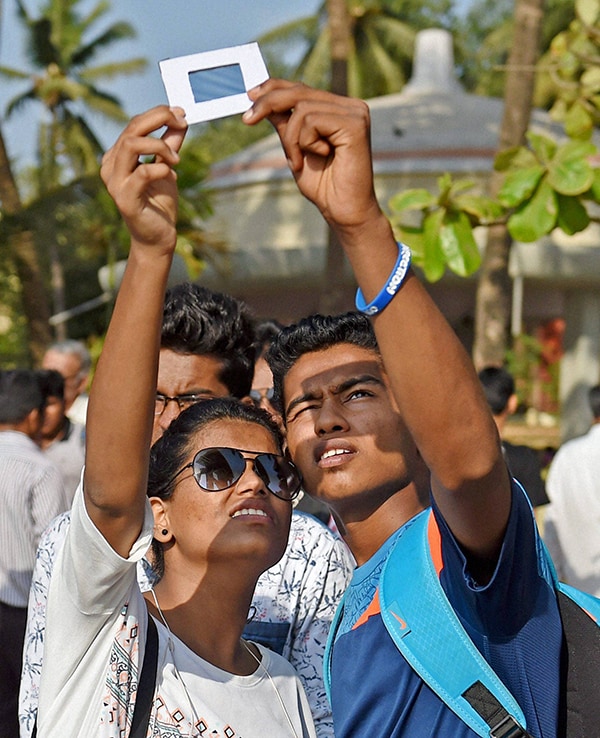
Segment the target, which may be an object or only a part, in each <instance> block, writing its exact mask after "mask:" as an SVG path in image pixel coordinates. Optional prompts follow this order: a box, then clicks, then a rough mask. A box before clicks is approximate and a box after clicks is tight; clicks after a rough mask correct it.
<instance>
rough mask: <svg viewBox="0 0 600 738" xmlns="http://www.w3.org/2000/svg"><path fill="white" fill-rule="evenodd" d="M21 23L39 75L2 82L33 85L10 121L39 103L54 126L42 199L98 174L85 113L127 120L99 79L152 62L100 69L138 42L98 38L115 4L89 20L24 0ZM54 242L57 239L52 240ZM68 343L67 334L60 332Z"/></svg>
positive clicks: (47, 124)
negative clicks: (111, 49) (34, 9)
mask: <svg viewBox="0 0 600 738" xmlns="http://www.w3.org/2000/svg"><path fill="white" fill-rule="evenodd" d="M16 2H17V10H18V17H19V18H20V20H21V21H22V23H23V24H24V25H25V27H26V30H27V49H26V51H27V56H28V59H29V61H30V64H31V68H32V69H31V71H28V70H20V69H15V68H13V67H7V66H0V75H2V76H4V77H5V78H7V79H12V80H27V81H28V82H29V86H28V87H27V89H26V90H25V91H24V92H21V93H19V94H18V95H16V96H15V97H14V98H13V99H12V100H11V101H10V102H9V103H8V106H7V109H6V115H7V117H9V116H10V115H12V114H13V113H14V112H15V111H18V110H20V109H22V108H23V107H24V106H25V105H26V104H29V103H31V102H38V103H41V104H42V105H43V107H44V108H45V110H46V111H47V113H48V114H49V115H48V120H47V121H44V122H42V123H41V124H40V129H39V142H38V167H39V168H38V179H37V193H36V195H37V197H44V195H46V194H47V193H49V192H52V191H53V190H54V189H56V188H57V187H59V186H60V185H61V184H64V183H65V181H67V180H68V179H73V178H78V177H81V176H84V175H89V174H92V173H94V172H96V171H97V168H98V159H99V156H100V155H101V153H102V146H101V144H100V142H99V141H98V138H97V137H96V135H95V133H94V132H93V130H92V127H91V126H90V124H89V123H88V120H87V119H86V117H85V116H84V112H87V113H89V112H93V113H98V114H100V115H102V116H104V117H106V118H108V119H110V120H113V121H125V120H126V119H127V116H126V114H125V112H124V111H123V108H122V107H121V104H120V103H119V101H118V100H117V98H115V97H114V96H113V95H111V94H110V93H108V92H105V91H103V90H101V89H99V88H98V87H97V85H96V83H97V82H98V81H99V80H109V79H111V78H113V77H114V76H116V75H118V74H130V73H133V72H138V71H140V70H142V69H143V68H144V66H145V64H146V62H145V60H144V59H141V58H135V59H130V60H127V61H121V62H110V63H105V64H99V65H92V62H93V61H94V59H95V57H96V56H97V55H98V54H99V52H101V51H102V50H104V49H105V48H106V47H107V46H110V45H112V44H113V43H115V42H117V41H120V40H122V39H127V38H131V37H133V36H134V30H133V28H132V27H131V26H130V25H129V24H128V23H121V22H117V23H113V24H112V25H110V26H109V27H108V28H106V29H105V30H102V31H99V32H96V30H95V29H96V27H97V24H98V21H100V20H101V19H102V17H103V16H104V15H105V14H106V12H107V11H108V9H109V5H108V3H107V2H105V0H100V2H99V3H98V4H97V5H96V6H95V7H94V8H93V9H92V10H91V11H90V12H89V13H88V14H87V15H82V14H81V13H80V12H78V8H77V6H78V5H79V4H80V3H81V0H46V2H45V4H44V5H43V6H42V8H41V9H40V14H39V16H37V17H33V16H32V15H30V13H29V12H28V11H27V8H26V7H25V5H24V3H23V0H16ZM50 241H51V239H50ZM48 248H49V250H50V262H51V272H52V284H53V292H54V310H55V311H56V312H59V311H61V310H63V309H64V278H63V270H62V266H61V263H60V259H59V258H58V250H57V248H56V244H53V243H49V244H48ZM57 333H58V337H59V338H60V337H63V336H62V335H61V333H64V329H63V328H62V327H61V329H60V330H59V331H58V332H57Z"/></svg>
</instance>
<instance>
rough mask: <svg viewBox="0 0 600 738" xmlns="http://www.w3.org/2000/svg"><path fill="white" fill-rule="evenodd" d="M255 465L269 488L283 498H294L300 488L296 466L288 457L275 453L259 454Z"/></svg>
mask: <svg viewBox="0 0 600 738" xmlns="http://www.w3.org/2000/svg"><path fill="white" fill-rule="evenodd" d="M254 466H255V469H256V471H257V473H258V475H259V476H260V477H261V479H262V480H263V482H264V483H265V485H266V486H267V489H268V490H269V491H270V492H272V493H273V494H274V495H275V496H276V497H280V498H281V499H282V500H293V499H294V497H295V496H296V493H297V492H298V489H299V488H300V477H299V475H298V472H297V471H296V468H295V467H294V466H293V465H292V464H290V462H289V461H287V459H284V458H283V457H282V456H275V455H274V454H259V455H258V456H257V457H256V459H255V460H254Z"/></svg>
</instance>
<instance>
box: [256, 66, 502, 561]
mask: <svg viewBox="0 0 600 738" xmlns="http://www.w3.org/2000/svg"><path fill="white" fill-rule="evenodd" d="M250 94H251V97H252V99H253V101H254V106H253V108H252V109H251V110H250V111H248V113H246V114H245V116H244V119H245V121H246V122H247V123H249V124H252V123H255V122H257V121H259V120H261V119H262V118H265V117H266V118H269V120H271V122H272V123H273V125H274V126H275V128H276V130H277V132H278V133H279V136H280V138H281V142H282V145H283V148H284V150H285V153H286V156H287V158H288V161H289V163H290V167H291V169H292V172H293V174H294V177H295V179H296V182H297V184H298V187H299V189H300V191H301V192H302V193H303V194H304V195H305V196H306V197H307V198H308V199H309V200H311V201H312V202H314V203H315V205H316V206H317V207H318V208H319V210H320V211H321V213H322V214H323V216H324V218H325V219H326V220H327V222H328V223H329V225H330V226H331V227H332V228H333V229H334V230H335V232H336V233H337V235H338V237H339V239H340V242H341V243H342V245H343V247H344V250H345V252H346V255H347V257H348V259H349V261H350V263H351V265H352V268H353V271H354V274H355V276H356V279H357V282H358V284H359V286H360V288H361V289H362V291H363V294H364V296H365V298H366V300H367V301H370V300H372V299H373V298H374V297H375V296H376V295H377V294H378V293H379V292H380V291H381V289H382V287H383V286H384V285H385V283H386V282H387V280H388V277H389V276H390V273H391V272H392V270H393V268H394V264H395V262H396V259H397V257H398V248H397V245H396V242H395V239H394V236H393V233H392V229H391V227H390V224H389V222H388V221H387V219H386V217H385V216H384V214H383V212H382V211H381V209H380V207H379V205H378V203H377V200H376V197H375V192H374V186H373V169H372V160H371V152H370V122H369V111H368V107H367V105H366V104H365V103H363V102H361V101H357V100H351V99H349V98H343V97H337V96H333V95H331V94H329V93H326V92H322V91H315V90H311V89H310V88H308V87H305V86H304V85H299V84H292V83H287V82H281V81H277V80H270V81H268V82H267V83H265V84H264V85H261V86H260V87H258V88H256V89H255V90H253V91H252V92H251V93H250ZM373 324H374V328H375V332H376V335H377V340H378V342H379V346H380V350H381V353H382V356H383V360H384V364H385V367H386V370H387V373H388V375H389V377H390V381H391V385H392V389H393V392H394V395H395V397H396V400H397V402H398V406H399V408H400V412H401V414H402V416H403V418H404V420H405V422H406V423H407V425H408V427H409V429H410V430H411V433H412V435H413V438H414V439H415V441H416V443H417V446H418V448H419V450H420V452H421V454H422V455H423V457H424V459H425V461H426V462H427V465H428V466H429V468H430V470H431V472H432V489H433V492H434V495H435V498H436V502H437V503H438V505H439V507H440V509H441V511H442V513H443V515H444V517H445V519H446V521H447V522H448V524H449V525H450V527H451V529H452V530H453V532H454V534H455V536H456V537H457V539H458V540H459V541H460V542H461V543H462V544H463V545H464V546H465V547H466V548H467V549H468V550H469V551H470V552H472V553H473V554H474V555H475V556H477V557H481V558H485V559H491V558H493V557H494V556H495V555H496V553H497V551H498V547H499V544H500V541H501V538H502V534H503V532H504V529H505V526H506V522H507V519H508V514H509V510H510V486H509V480H508V474H507V471H506V467H505V464H504V462H503V459H502V453H501V447H500V443H499V439H498V435H497V431H496V427H495V425H494V422H493V420H492V417H491V415H490V411H489V408H488V406H487V404H486V402H485V398H484V397H483V394H482V390H481V387H480V385H479V381H478V379H477V376H476V373H475V371H474V368H473V365H472V362H471V360H470V358H469V356H468V355H467V354H466V352H465V351H464V349H463V347H462V346H461V344H460V342H459V341H458V339H457V337H456V336H455V334H454V332H453V331H452V329H451V328H450V326H449V325H448V324H447V322H446V320H445V319H444V317H443V316H442V315H441V313H440V312H439V310H438V309H437V307H436V306H435V304H434V303H433V301H432V300H431V299H430V297H429V295H428V294H427V292H426V291H425V289H424V288H423V287H422V285H421V284H420V282H419V281H418V280H417V279H416V278H415V277H414V275H412V273H409V276H408V278H407V280H406V282H405V283H404V285H403V287H402V288H401V289H400V290H399V292H398V293H397V294H396V296H395V297H394V298H393V299H392V301H391V302H390V303H389V304H388V306H387V307H386V308H385V310H384V311H383V312H381V313H379V314H378V315H377V316H375V317H374V318H373Z"/></svg>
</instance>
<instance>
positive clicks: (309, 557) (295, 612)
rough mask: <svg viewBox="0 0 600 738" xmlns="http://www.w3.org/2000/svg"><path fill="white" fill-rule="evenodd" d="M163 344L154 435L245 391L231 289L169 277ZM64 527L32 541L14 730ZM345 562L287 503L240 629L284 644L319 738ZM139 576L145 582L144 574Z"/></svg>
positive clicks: (242, 328)
mask: <svg viewBox="0 0 600 738" xmlns="http://www.w3.org/2000/svg"><path fill="white" fill-rule="evenodd" d="M160 346H161V348H160V354H159V364H158V376H157V385H156V386H157V390H156V401H155V414H154V423H153V429H152V442H154V441H156V440H157V439H158V438H160V437H161V436H162V434H163V433H164V431H165V430H166V428H168V426H169V425H170V424H171V422H172V421H173V420H174V419H175V418H176V417H177V416H178V415H179V414H180V413H181V412H182V411H183V410H184V409H186V408H187V407H189V406H190V405H191V404H193V403H196V402H200V401H202V400H204V399H209V398H213V397H226V396H232V397H237V398H239V399H242V398H244V397H246V396H247V395H248V394H249V392H250V388H251V383H252V376H253V371H254V357H255V335H254V328H253V321H252V318H251V315H250V313H249V311H248V309H247V307H246V306H245V305H244V304H243V303H241V302H240V301H238V300H236V299H235V298H233V297H231V296H229V295H226V294H223V293H219V292H213V291H211V290H209V289H206V288H205V287H201V286H199V285H196V284H191V283H183V284H179V285H177V286H175V287H172V288H171V289H170V290H168V291H167V295H166V299H165V306H164V310H163V319H162V329H161V338H160ZM115 399H117V398H115ZM67 528H68V520H65V517H64V516H61V517H60V518H58V519H57V520H56V521H54V523H53V525H52V526H51V528H50V529H49V530H48V531H47V532H46V533H45V535H44V537H43V539H42V542H41V544H40V548H39V550H38V557H37V562H36V569H35V572H34V577H33V585H32V589H31V595H30V601H29V608H30V615H29V620H28V626H27V638H26V645H25V656H24V663H23V680H22V685H21V693H20V710H19V713H20V721H21V738H29V736H30V735H31V731H32V729H33V725H34V722H35V718H36V714H37V704H38V690H39V681H40V677H39V675H40V668H41V662H42V657H43V636H44V627H45V608H46V600H47V590H48V585H49V580H50V576H51V573H52V568H53V565H54V561H55V559H56V556H57V552H58V550H59V548H60V546H61V545H62V542H63V541H64V537H65V535H66V531H67ZM351 570H352V563H351V557H350V556H349V554H348V553H347V550H346V546H345V544H343V543H342V542H341V541H339V540H337V539H336V538H335V537H334V536H333V535H332V534H331V533H330V532H329V531H328V530H327V529H326V528H325V526H323V525H321V524H320V523H319V522H317V521H316V520H314V519H313V518H312V517H310V516H307V515H303V514H300V513H294V515H293V516H292V525H291V530H290V538H289V542H288V547H287V549H286V553H285V554H284V556H283V558H282V559H281V560H280V561H279V563H278V564H276V565H275V566H274V567H272V568H271V569H268V570H267V571H266V572H265V573H264V574H263V575H262V576H261V577H260V579H259V581H258V584H257V587H256V590H255V596H254V599H253V609H252V610H251V613H250V618H249V623H248V626H247V630H246V634H247V635H248V637H249V638H251V639H253V640H255V641H259V642H260V643H262V644H263V645H266V646H268V647H269V648H271V649H272V650H275V651H277V652H278V653H280V654H282V655H283V656H284V657H285V658H287V659H288V661H290V663H292V665H293V666H294V667H295V669H296V671H297V672H298V674H299V676H300V678H301V679H302V681H303V685H304V687H305V691H306V693H307V697H308V699H309V703H310V706H311V711H312V713H313V717H314V722H315V727H316V730H317V735H318V736H319V738H332V737H333V727H332V718H331V709H330V706H329V704H328V701H327V697H326V695H325V689H324V684H323V673H322V663H323V653H324V649H325V642H326V638H327V632H328V630H329V625H330V624H331V621H332V619H333V614H334V612H335V609H336V607H337V604H338V603H339V601H340V599H341V597H342V595H343V593H344V590H345V588H346V586H347V584H348V582H349V580H350V576H351ZM140 578H141V584H142V585H143V586H144V587H145V588H147V580H146V578H145V576H144V575H143V574H140Z"/></svg>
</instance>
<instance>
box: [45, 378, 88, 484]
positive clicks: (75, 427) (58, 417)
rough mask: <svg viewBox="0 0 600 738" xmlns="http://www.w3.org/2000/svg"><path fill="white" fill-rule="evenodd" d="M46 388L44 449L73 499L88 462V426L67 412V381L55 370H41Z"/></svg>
mask: <svg viewBox="0 0 600 738" xmlns="http://www.w3.org/2000/svg"><path fill="white" fill-rule="evenodd" d="M39 374H40V377H41V381H42V383H43V385H44V387H45V393H46V398H47V399H46V409H45V412H44V423H43V425H42V440H41V447H42V450H43V451H44V453H45V454H46V456H47V457H48V458H49V459H51V460H52V461H53V462H54V463H55V464H56V466H57V467H58V468H59V469H60V473H61V474H62V477H63V479H64V482H65V489H66V491H67V493H68V494H69V495H70V496H71V499H72V498H73V495H74V494H75V490H76V489H77V485H78V484H79V480H80V478H81V470H82V469H83V465H84V462H85V426H84V425H81V424H80V423H76V422H74V421H72V420H71V419H70V418H69V417H68V416H67V415H66V413H65V380H64V378H63V376H62V374H61V373H60V372H57V371H56V370H54V369H40V371H39Z"/></svg>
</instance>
